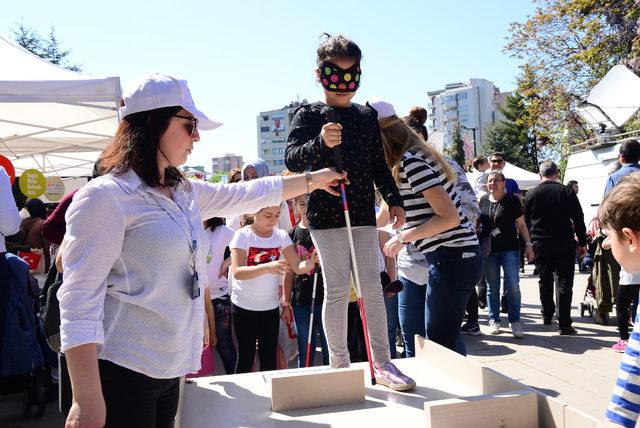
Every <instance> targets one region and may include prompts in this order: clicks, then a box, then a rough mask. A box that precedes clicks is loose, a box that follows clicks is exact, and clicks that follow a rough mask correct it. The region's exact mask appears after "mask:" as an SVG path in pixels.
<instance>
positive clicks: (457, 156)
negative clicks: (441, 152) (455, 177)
mask: <svg viewBox="0 0 640 428" xmlns="http://www.w3.org/2000/svg"><path fill="white" fill-rule="evenodd" d="M452 140H453V141H452V143H453V144H452V145H451V148H450V149H448V150H447V155H449V157H450V158H451V159H453V160H454V161H456V162H458V165H460V167H462V168H463V169H464V167H465V163H466V159H465V155H464V140H463V139H462V135H461V134H460V125H457V124H456V125H455V126H454V127H453V138H452Z"/></svg>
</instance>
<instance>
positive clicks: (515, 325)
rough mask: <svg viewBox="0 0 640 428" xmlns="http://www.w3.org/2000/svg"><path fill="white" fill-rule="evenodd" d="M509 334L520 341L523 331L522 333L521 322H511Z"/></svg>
mask: <svg viewBox="0 0 640 428" xmlns="http://www.w3.org/2000/svg"><path fill="white" fill-rule="evenodd" d="M511 334H513V337H515V338H516V339H522V338H523V337H524V331H522V323H521V322H519V321H518V322H512V323H511Z"/></svg>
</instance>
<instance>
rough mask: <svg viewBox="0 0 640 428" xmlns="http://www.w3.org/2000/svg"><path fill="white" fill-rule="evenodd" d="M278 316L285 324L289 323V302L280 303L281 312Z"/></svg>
mask: <svg viewBox="0 0 640 428" xmlns="http://www.w3.org/2000/svg"><path fill="white" fill-rule="evenodd" d="M280 318H281V319H282V321H284V323H285V324H289V323H291V321H293V317H292V316H291V304H290V303H289V302H285V303H283V304H282V313H281V314H280Z"/></svg>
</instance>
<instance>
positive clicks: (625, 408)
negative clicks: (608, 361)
mask: <svg viewBox="0 0 640 428" xmlns="http://www.w3.org/2000/svg"><path fill="white" fill-rule="evenodd" d="M638 338H640V323H639V322H636V323H635V325H634V326H633V331H632V332H631V336H630V337H629V341H628V343H627V348H626V349H625V351H624V355H623V356H622V361H620V368H619V369H618V378H617V379H616V386H615V387H614V389H613V396H612V397H611V401H610V402H609V407H608V408H607V411H606V413H605V415H606V417H607V418H608V419H609V420H610V421H613V422H615V423H616V424H618V425H621V426H624V427H635V426H636V421H637V420H638V416H639V413H640V396H639V395H638V392H639V391H640V380H639V373H640V356H639V352H640V342H638Z"/></svg>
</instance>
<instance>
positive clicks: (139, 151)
mask: <svg viewBox="0 0 640 428" xmlns="http://www.w3.org/2000/svg"><path fill="white" fill-rule="evenodd" d="M181 109H182V107H179V106H176V107H162V108H158V109H155V110H149V111H143V112H139V113H133V114H130V115H128V116H126V117H125V118H124V119H122V121H121V122H120V124H119V125H118V130H117V131H116V134H115V136H114V137H113V142H112V143H111V144H109V146H108V147H107V148H106V149H105V150H104V152H102V156H101V158H100V172H101V173H102V174H106V173H108V172H111V171H113V172H114V174H116V175H122V174H124V173H125V172H127V171H128V170H130V169H132V170H134V171H135V173H136V174H138V175H139V176H140V178H141V179H142V180H143V181H144V182H145V183H146V184H147V185H148V186H150V187H157V186H169V187H175V186H177V185H178V184H179V183H180V182H184V183H188V181H186V179H185V178H184V175H182V173H181V172H180V170H179V169H178V168H176V167H174V166H168V167H166V168H165V170H164V179H161V178H160V172H159V171H158V149H159V146H160V138H161V137H162V135H163V134H164V133H165V131H166V130H167V128H168V127H169V122H170V120H171V116H173V115H174V114H176V113H178V112H179V111H180V110H181Z"/></svg>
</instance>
